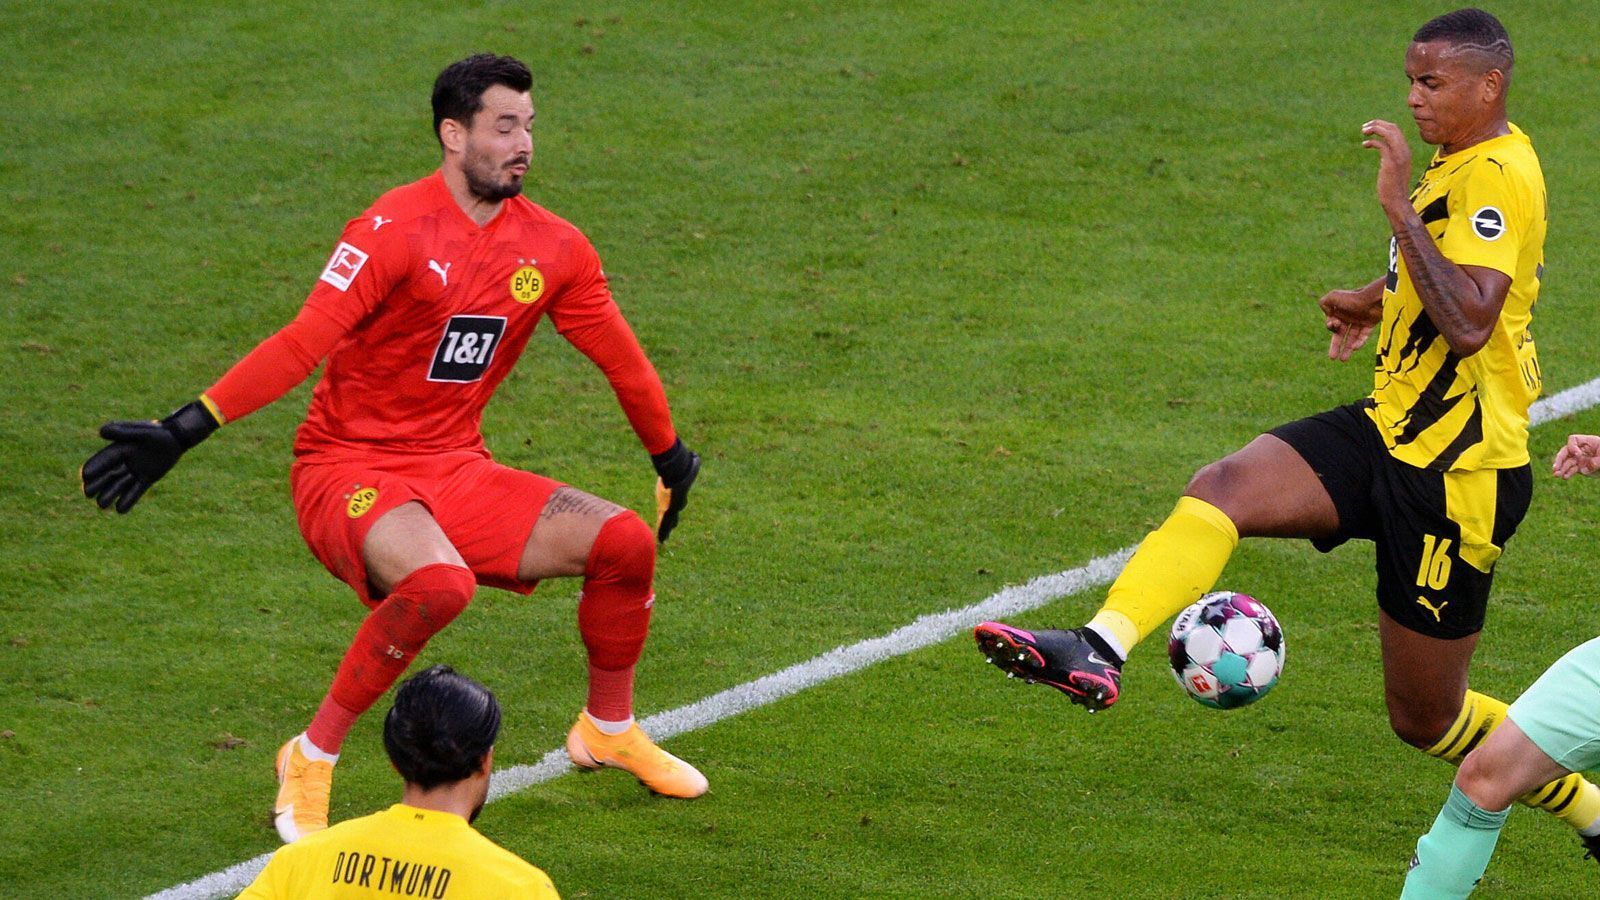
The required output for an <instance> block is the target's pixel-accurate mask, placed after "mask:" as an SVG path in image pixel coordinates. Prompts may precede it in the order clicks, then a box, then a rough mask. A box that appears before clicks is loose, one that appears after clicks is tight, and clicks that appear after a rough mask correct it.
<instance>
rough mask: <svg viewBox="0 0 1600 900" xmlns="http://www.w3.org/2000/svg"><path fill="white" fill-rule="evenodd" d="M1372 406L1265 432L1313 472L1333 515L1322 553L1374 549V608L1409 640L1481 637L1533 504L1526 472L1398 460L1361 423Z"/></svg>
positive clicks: (1374, 429) (1370, 426)
mask: <svg viewBox="0 0 1600 900" xmlns="http://www.w3.org/2000/svg"><path fill="white" fill-rule="evenodd" d="M1370 405H1371V401H1370V400H1363V401H1361V402H1359V403H1352V404H1350V405H1348V406H1341V407H1338V408H1335V409H1331V410H1328V411H1327V412H1324V413H1318V414H1317V415H1314V416H1308V417H1306V418H1304V419H1298V420H1296V421H1293V422H1290V423H1288V424H1286V425H1280V426H1279V427H1277V428H1274V429H1272V430H1271V431H1269V432H1268V434H1271V435H1273V436H1275V437H1277V438H1279V439H1280V440H1282V441H1284V442H1285V443H1287V444H1288V445H1289V446H1290V447H1293V448H1294V450H1295V452H1296V453H1299V454H1300V456H1301V457H1302V458H1303V459H1305V461H1306V462H1307V463H1309V464H1310V465H1311V468H1312V470H1313V471H1315V472H1316V473H1317V477H1318V478H1320V479H1321V480H1322V486H1323V487H1324V488H1326V489H1327V491H1328V496H1329V497H1331V498H1332V499H1333V505H1334V507H1335V508H1336V509H1337V510H1338V511H1339V531H1338V533H1336V534H1334V535H1333V536H1332V537H1328V538H1322V539H1318V540H1314V541H1312V543H1313V544H1314V545H1315V546H1316V548H1317V549H1318V550H1321V551H1323V552H1327V551H1329V550H1332V549H1333V548H1334V547H1337V546H1339V545H1340V544H1342V543H1344V542H1345V541H1348V540H1350V539H1352V538H1362V539H1365V540H1369V541H1372V542H1373V543H1374V544H1375V545H1376V546H1377V568H1378V606H1379V607H1380V608H1381V609H1383V611H1384V612H1386V613H1388V614H1389V615H1390V617H1392V618H1393V619H1394V620H1395V621H1397V622H1399V623H1400V624H1401V625H1404V626H1405V627H1407V628H1409V629H1411V630H1412V631H1416V632H1419V633H1421V634H1425V635H1428V636H1430V637H1437V638H1446V639H1453V638H1461V637H1467V636H1468V635H1473V634H1477V633H1478V632H1479V631H1480V630H1482V628H1483V617H1484V609H1485V607H1486V605H1487V604H1488V599H1489V586H1490V583H1491V582H1492V581H1493V579H1494V564H1495V561H1496V560H1498V559H1499V558H1500V553H1501V551H1502V550H1504V549H1505V545H1506V542H1507V541H1508V540H1510V539H1511V535H1513V534H1515V533H1516V530H1517V525H1518V524H1520V523H1521V522H1522V517H1523V516H1524V515H1526V514H1527V512H1528V503H1529V502H1530V501H1531V500H1532V499H1533V473H1532V470H1531V469H1530V467H1529V466H1527V465H1523V466H1520V467H1518V468H1515V469H1480V470H1478V471H1475V472H1439V471H1435V470H1433V469H1419V468H1417V467H1415V466H1412V465H1409V464H1407V463H1403V462H1401V461H1400V460H1397V459H1395V458H1394V457H1393V456H1392V455H1390V453H1389V449H1388V447H1386V446H1385V445H1384V442H1383V435H1382V434H1381V433H1380V432H1379V431H1378V426H1377V424H1376V423H1374V422H1373V421H1372V420H1371V419H1370V418H1368V417H1367V413H1366V408H1367V407H1368V406H1370Z"/></svg>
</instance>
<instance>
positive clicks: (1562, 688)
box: [1507, 638, 1600, 772]
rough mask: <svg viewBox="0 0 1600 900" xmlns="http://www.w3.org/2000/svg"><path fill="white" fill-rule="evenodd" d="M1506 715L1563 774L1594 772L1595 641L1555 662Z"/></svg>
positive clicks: (1598, 750) (1597, 742) (1599, 749)
mask: <svg viewBox="0 0 1600 900" xmlns="http://www.w3.org/2000/svg"><path fill="white" fill-rule="evenodd" d="M1507 715H1509V716H1510V717H1511V721H1513V722H1516V723H1517V727H1518V728H1521V729H1522V731H1523V733H1524V734H1526V735H1527V736H1528V738H1529V740H1531V741H1533V743H1534V745H1535V746H1537V747H1538V748H1539V749H1540V750H1543V751H1544V752H1545V754H1546V755H1547V756H1549V757H1550V758H1551V759H1553V760H1555V761H1556V762H1558V763H1560V764H1561V765H1562V766H1563V767H1564V768H1566V769H1568V770H1569V771H1572V772H1584V771H1588V770H1589V769H1594V768H1597V767H1600V638H1595V639H1594V640H1592V641H1589V642H1587V643H1584V644H1580V645H1578V646H1577V647H1574V648H1573V649H1572V650H1569V651H1567V655H1566V656H1563V657H1561V658H1560V659H1558V660H1556V662H1555V665H1552V666H1551V667H1550V668H1548V669H1546V670H1545V672H1544V674H1543V675H1540V676H1539V680H1538V681H1535V682H1534V683H1533V686H1532V687H1529V688H1528V689H1527V690H1526V691H1524V692H1523V693H1522V696H1521V697H1518V698H1517V699H1516V702H1514V703H1512V704H1511V710H1510V712H1509V713H1507Z"/></svg>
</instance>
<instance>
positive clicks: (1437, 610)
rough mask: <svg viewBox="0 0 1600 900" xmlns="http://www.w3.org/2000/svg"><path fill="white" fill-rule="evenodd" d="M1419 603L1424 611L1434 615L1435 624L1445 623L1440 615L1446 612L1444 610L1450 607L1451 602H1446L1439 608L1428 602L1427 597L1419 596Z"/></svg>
mask: <svg viewBox="0 0 1600 900" xmlns="http://www.w3.org/2000/svg"><path fill="white" fill-rule="evenodd" d="M1417 603H1418V604H1419V605H1421V607H1422V608H1423V609H1425V610H1427V611H1428V612H1431V613H1433V620H1434V621H1435V622H1443V621H1444V620H1443V619H1441V618H1439V614H1440V613H1442V612H1444V608H1445V607H1446V606H1449V605H1450V601H1449V600H1446V601H1444V602H1443V603H1440V604H1439V605H1438V606H1434V605H1433V604H1432V603H1429V602H1428V598H1427V597H1423V596H1421V595H1418V597H1417Z"/></svg>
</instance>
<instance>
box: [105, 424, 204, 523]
mask: <svg viewBox="0 0 1600 900" xmlns="http://www.w3.org/2000/svg"><path fill="white" fill-rule="evenodd" d="M220 427H222V423H220V422H218V421H217V419H216V417H215V416H213V415H212V413H211V410H209V409H208V408H206V405H205V404H204V403H201V402H200V401H199V400H196V401H194V402H193V403H189V404H187V405H185V406H182V407H180V408H178V409H177V410H176V411H174V412H173V413H172V415H170V416H167V417H166V418H165V419H162V420H161V421H159V422H157V421H154V420H151V421H145V422H125V421H124V422H107V423H106V424H104V425H102V426H100V436H101V437H102V438H105V439H106V440H108V441H110V442H111V443H110V444H109V445H108V446H106V447H104V448H102V449H101V450H100V452H98V453H96V454H95V455H93V456H91V457H89V461H88V462H86V463H84V464H83V468H82V469H81V470H80V472H79V477H80V478H81V479H82V480H83V495H84V496H85V497H89V498H91V499H93V500H94V501H95V502H96V503H98V504H100V508H101V509H105V508H106V507H109V506H111V505H112V504H113V503H115V504H116V506H117V512H119V513H125V512H127V511H128V510H130V509H132V508H133V505H134V504H135V503H138V502H139V498H140V497H143V496H144V492H145V491H148V490H150V485H152V484H155V483H156V482H157V481H158V480H160V478H161V476H163V475H165V474H167V471H168V470H170V469H171V468H172V467H173V466H174V465H175V464H176V463H177V462H178V457H180V456H182V455H183V452H184V451H185V450H188V449H189V448H190V447H193V446H194V445H195V444H198V443H200V442H201V441H203V440H205V439H206V438H207V437H209V436H210V435H211V432H213V431H216V430H217V429H218V428H220Z"/></svg>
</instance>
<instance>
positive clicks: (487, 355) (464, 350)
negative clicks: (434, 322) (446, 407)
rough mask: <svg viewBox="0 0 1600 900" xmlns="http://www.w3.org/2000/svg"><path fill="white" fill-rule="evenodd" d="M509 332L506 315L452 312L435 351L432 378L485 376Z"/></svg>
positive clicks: (455, 379)
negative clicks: (454, 314)
mask: <svg viewBox="0 0 1600 900" xmlns="http://www.w3.org/2000/svg"><path fill="white" fill-rule="evenodd" d="M505 332H506V319H505V316H451V317H450V321H448V322H446V323H445V326H444V334H443V335H442V336H440V338H439V346H438V348H437V349H435V350H434V351H433V365H432V366H431V367H429V369H428V380H429V381H457V382H469V381H477V380H478V379H480V378H482V377H483V373H484V371H485V370H486V369H488V368H489V363H491V362H493V361H494V348H495V346H496V345H497V344H499V343H500V336H501V335H503V334H505Z"/></svg>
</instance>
